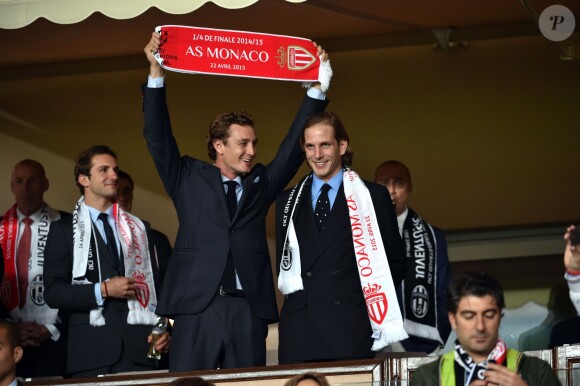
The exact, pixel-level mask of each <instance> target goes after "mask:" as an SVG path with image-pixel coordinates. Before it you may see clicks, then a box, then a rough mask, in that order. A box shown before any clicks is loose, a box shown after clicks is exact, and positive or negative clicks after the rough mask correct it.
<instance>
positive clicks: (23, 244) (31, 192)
mask: <svg viewBox="0 0 580 386" xmlns="http://www.w3.org/2000/svg"><path fill="white" fill-rule="evenodd" d="M10 188H11V190H12V193H13V194H14V199H15V201H16V203H15V204H14V205H13V206H12V207H11V208H10V209H8V211H7V212H6V213H5V214H4V216H3V217H2V218H1V219H0V244H1V245H2V251H3V253H4V280H3V282H2V289H1V290H0V300H1V301H2V303H3V305H4V307H5V308H6V310H7V311H8V312H9V313H10V317H11V318H12V319H13V320H14V321H15V322H16V324H17V326H18V331H19V332H20V341H21V342H22V347H24V348H25V349H26V355H24V357H23V358H22V360H21V361H20V362H19V363H18V366H17V375H18V376H20V377H24V378H35V377H46V376H62V375H64V373H65V363H66V358H65V353H66V349H65V346H66V327H65V326H64V324H63V323H64V322H66V320H63V319H66V318H65V317H64V315H63V313H62V312H61V313H60V314H59V311H58V310H57V309H54V308H50V307H49V306H48V305H47V304H46V303H45V301H44V280H43V267H44V261H45V256H44V249H45V244H46V240H47V236H48V230H49V227H50V224H51V223H52V222H53V221H56V220H58V219H60V218H61V217H62V216H64V217H66V216H67V215H66V214H65V213H64V212H59V211H57V210H54V209H53V208H51V207H50V206H48V205H47V204H46V203H45V202H44V193H45V192H46V191H47V190H48V188H49V183H48V179H47V178H46V173H45V171H44V167H43V166H42V165H41V164H40V162H38V161H35V160H31V159H25V160H22V161H20V162H18V163H17V164H16V165H15V166H14V169H13V170H12V178H11V181H10Z"/></svg>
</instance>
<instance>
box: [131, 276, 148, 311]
mask: <svg viewBox="0 0 580 386" xmlns="http://www.w3.org/2000/svg"><path fill="white" fill-rule="evenodd" d="M133 277H134V278H135V297H136V298H137V301H138V302H139V304H141V306H142V307H143V308H147V304H148V303H149V286H148V285H147V283H145V281H144V280H145V275H144V274H142V273H138V272H135V273H134V274H133Z"/></svg>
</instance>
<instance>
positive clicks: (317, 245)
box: [276, 113, 406, 364]
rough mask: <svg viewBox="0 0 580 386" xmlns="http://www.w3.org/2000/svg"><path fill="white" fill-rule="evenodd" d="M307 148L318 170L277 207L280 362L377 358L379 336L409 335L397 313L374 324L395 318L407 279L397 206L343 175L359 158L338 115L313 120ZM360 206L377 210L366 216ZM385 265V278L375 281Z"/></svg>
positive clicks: (373, 187) (378, 189) (380, 190)
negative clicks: (401, 285) (398, 288)
mask: <svg viewBox="0 0 580 386" xmlns="http://www.w3.org/2000/svg"><path fill="white" fill-rule="evenodd" d="M301 142H302V145H303V146H304V149H305V151H306V159H307V160H308V164H309V166H310V168H311V169H312V173H311V174H309V175H307V176H306V177H305V178H304V179H303V180H302V181H301V182H300V183H299V184H298V185H297V186H296V187H295V188H293V189H290V190H288V191H285V192H284V193H283V194H281V195H280V196H279V197H278V199H277V201H276V242H277V243H276V245H277V261H278V264H277V267H278V273H279V281H278V288H280V290H281V291H282V293H283V294H286V295H287V296H286V299H285V301H284V305H283V307H282V312H281V315H280V325H279V336H280V346H279V351H278V358H279V361H280V364H290V363H301V362H315V361H328V360H344V359H362V358H372V357H373V356H374V355H375V354H374V352H373V349H374V350H378V349H380V347H373V346H374V345H375V343H376V340H377V339H380V338H381V337H380V336H379V335H382V334H384V335H389V331H388V330H389V329H391V328H392V329H393V330H395V329H396V331H392V332H393V335H396V339H397V340H398V339H400V338H401V337H406V334H405V333H404V330H403V328H402V319H401V318H400V313H399V314H398V317H397V320H396V321H393V323H390V324H389V325H387V326H384V325H382V326H381V327H383V329H382V330H380V329H379V328H378V327H377V325H372V324H371V321H373V322H375V323H376V322H378V321H380V322H381V323H383V322H384V320H383V319H384V318H385V317H386V316H388V315H389V313H390V312H391V311H394V312H395V314H392V315H393V316H396V313H397V312H398V309H396V308H397V307H395V306H394V305H395V304H396V295H395V286H397V285H399V283H400V282H401V280H402V279H403V277H404V274H405V260H404V249H403V244H402V242H401V238H400V236H399V233H398V230H397V222H396V218H395V212H394V208H393V203H392V202H391V199H390V197H389V193H388V191H387V190H386V189H385V188H384V187H383V186H380V185H377V184H374V183H371V182H366V181H364V183H363V182H361V180H360V179H359V178H358V176H356V177H355V175H356V173H354V174H352V173H353V172H352V171H351V170H348V171H347V174H345V171H344V170H343V168H344V167H349V166H350V165H351V161H352V152H351V151H350V150H349V138H348V134H347V132H346V130H345V128H344V126H343V124H342V122H341V121H340V120H339V119H338V117H337V116H336V115H334V114H332V113H320V114H316V115H314V116H312V117H311V118H310V119H309V120H308V121H307V122H306V125H305V126H304V129H303V131H302V138H301ZM344 176H347V177H344ZM343 177H344V178H343ZM351 178H353V179H352V180H351ZM353 181H356V186H355V187H353V185H355V182H353ZM351 189H352V190H351ZM351 191H352V193H351ZM363 202H364V203H365V204H366V206H367V207H372V208H374V212H372V214H368V215H364V217H359V214H358V212H357V210H358V209H359V208H362V204H363ZM361 224H364V225H362V226H361ZM367 230H368V232H367ZM379 230H380V236H381V238H379V235H378V234H379ZM363 233H364V234H365V235H366V236H365V238H364V239H363ZM367 236H368V237H367ZM367 240H368V241H370V242H369V243H367ZM379 243H380V244H382V245H384V248H383V251H382V252H379V251H380V249H381V247H379ZM373 252H375V254H373ZM385 253H386V257H385ZM387 262H388V264H387ZM379 266H380V269H384V271H383V272H386V273H387V274H385V275H384V277H382V278H381V281H376V280H374V279H375V278H376V275H377V274H378V272H379V271H380V269H379ZM389 268H390V275H388V271H389ZM389 281H390V286H389V285H385V283H387V284H389ZM375 283H376V284H378V285H376V284H375ZM381 288H382V289H381ZM387 292H388V294H387ZM375 295H376V296H375ZM365 300H366V305H365ZM377 307H379V308H377ZM381 323H377V324H381ZM371 326H372V327H371ZM391 338H392V337H391ZM391 338H389V339H388V342H381V343H382V344H381V346H384V345H386V344H387V343H389V342H392V341H393V340H392V339H391Z"/></svg>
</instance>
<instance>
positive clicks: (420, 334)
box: [375, 160, 451, 354]
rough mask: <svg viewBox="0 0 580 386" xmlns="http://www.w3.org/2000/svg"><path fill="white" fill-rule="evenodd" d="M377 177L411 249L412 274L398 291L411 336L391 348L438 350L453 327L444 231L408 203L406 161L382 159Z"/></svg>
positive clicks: (409, 265) (408, 256)
mask: <svg viewBox="0 0 580 386" xmlns="http://www.w3.org/2000/svg"><path fill="white" fill-rule="evenodd" d="M375 182H376V183H377V184H381V185H383V186H385V187H386V188H387V189H388V190H389V193H390V194H391V198H392V200H393V203H394V204H395V212H396V214H397V222H398V225H399V233H400V235H401V237H402V238H403V242H404V244H405V248H406V260H407V274H406V276H405V280H403V283H401V286H400V287H399V288H398V289H397V295H398V297H399V305H400V306H401V308H402V312H403V316H404V318H405V330H406V331H407V333H408V334H409V338H408V339H405V340H403V341H401V342H397V343H394V344H393V345H391V350H392V351H412V352H425V353H428V354H429V353H433V354H437V353H438V352H439V350H440V348H441V347H443V345H445V342H446V341H447V338H448V337H449V333H450V332H451V326H450V325H449V321H448V318H447V314H446V307H445V301H446V291H447V286H448V284H449V258H448V257H447V242H446V241H445V235H444V234H443V232H442V231H441V230H440V229H438V228H435V227H432V226H431V225H429V224H428V223H427V222H426V221H425V220H423V219H422V218H421V217H420V216H419V215H418V214H417V213H416V212H415V211H414V210H413V209H411V208H409V207H408V206H407V201H408V199H409V197H410V195H411V192H412V191H413V182H412V181H411V172H410V171H409V168H407V166H405V165H404V164H403V163H402V162H399V161H395V160H390V161H386V162H383V163H382V164H381V165H379V167H378V168H377V170H376V172H375Z"/></svg>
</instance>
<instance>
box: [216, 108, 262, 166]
mask: <svg viewBox="0 0 580 386" xmlns="http://www.w3.org/2000/svg"><path fill="white" fill-rule="evenodd" d="M233 124H238V125H241V126H252V127H253V126H254V120H253V118H252V116H251V115H250V114H248V113H247V112H245V111H236V112H231V113H223V114H220V115H218V116H217V117H215V119H214V120H213V121H212V122H211V123H210V124H209V128H208V130H207V138H206V141H207V154H208V155H209V158H211V159H212V160H213V161H215V160H216V158H217V153H216V151H215V148H214V147H213V143H214V141H222V142H223V143H224V144H226V143H227V141H228V138H229V137H230V126H231V125H233Z"/></svg>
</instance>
